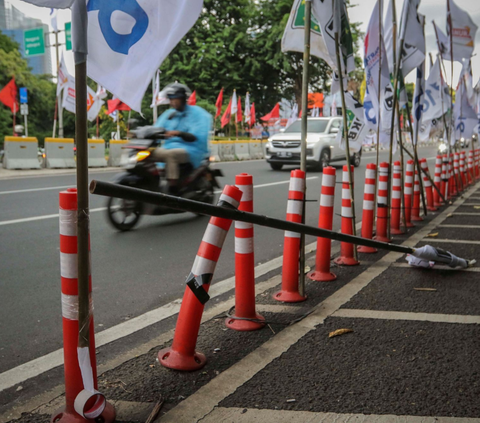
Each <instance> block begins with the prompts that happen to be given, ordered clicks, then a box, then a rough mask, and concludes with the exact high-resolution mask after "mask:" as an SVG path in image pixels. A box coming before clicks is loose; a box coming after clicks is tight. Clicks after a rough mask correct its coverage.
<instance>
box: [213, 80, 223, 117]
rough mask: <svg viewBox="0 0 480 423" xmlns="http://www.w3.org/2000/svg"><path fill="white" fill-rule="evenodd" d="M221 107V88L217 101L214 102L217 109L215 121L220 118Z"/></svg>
mask: <svg viewBox="0 0 480 423" xmlns="http://www.w3.org/2000/svg"><path fill="white" fill-rule="evenodd" d="M222 105H223V87H222V89H221V90H220V93H219V94H218V97H217V101H216V102H215V107H216V108H217V113H216V114H215V119H216V118H218V117H219V116H220V114H221V113H222Z"/></svg>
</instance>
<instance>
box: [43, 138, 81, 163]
mask: <svg viewBox="0 0 480 423" xmlns="http://www.w3.org/2000/svg"><path fill="white" fill-rule="evenodd" d="M73 147H74V139H73V138H45V167H46V168H49V169H55V168H56V169H66V168H74V167H76V163H75V153H74V151H73Z"/></svg>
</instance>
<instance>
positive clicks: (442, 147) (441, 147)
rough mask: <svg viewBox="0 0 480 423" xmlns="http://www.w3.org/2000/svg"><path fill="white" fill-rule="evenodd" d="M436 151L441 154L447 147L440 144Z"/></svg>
mask: <svg viewBox="0 0 480 423" xmlns="http://www.w3.org/2000/svg"><path fill="white" fill-rule="evenodd" d="M438 150H439V151H440V152H441V153H443V152H444V151H447V146H446V145H445V144H440V146H439V147H438Z"/></svg>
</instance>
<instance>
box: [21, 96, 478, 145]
mask: <svg viewBox="0 0 480 423" xmlns="http://www.w3.org/2000/svg"><path fill="white" fill-rule="evenodd" d="M16 114H17V98H16V97H15V100H14V101H13V128H12V129H13V131H12V132H13V136H15V123H16V122H15V117H16V116H15V115H16ZM472 144H473V143H472Z"/></svg>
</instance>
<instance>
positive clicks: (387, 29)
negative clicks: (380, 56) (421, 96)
mask: <svg viewBox="0 0 480 423" xmlns="http://www.w3.org/2000/svg"><path fill="white" fill-rule="evenodd" d="M392 3H393V0H390V1H389V2H388V7H387V14H386V15H385V21H384V25H383V28H384V31H383V33H384V39H383V41H384V43H385V50H386V51H387V59H388V70H389V71H390V73H391V74H392V75H393V74H394V72H395V69H393V65H394V63H395V61H394V60H393V9H392V7H393V6H392ZM397 34H398V32H397ZM397 40H398V37H397Z"/></svg>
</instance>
